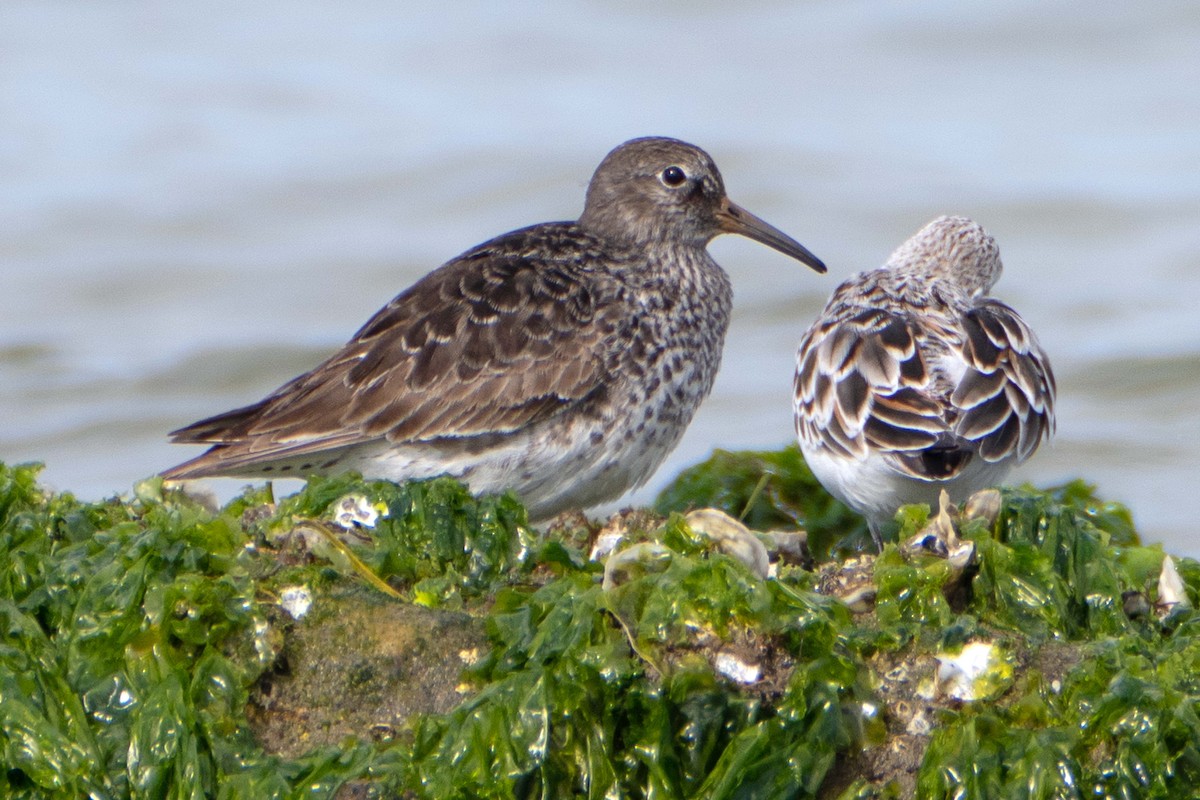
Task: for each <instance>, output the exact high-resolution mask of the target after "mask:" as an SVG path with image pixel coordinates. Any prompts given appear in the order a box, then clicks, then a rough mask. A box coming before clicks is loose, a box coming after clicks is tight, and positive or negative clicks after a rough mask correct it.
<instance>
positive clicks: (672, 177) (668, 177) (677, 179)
mask: <svg viewBox="0 0 1200 800" xmlns="http://www.w3.org/2000/svg"><path fill="white" fill-rule="evenodd" d="M658 177H659V180H661V181H662V182H663V184H664V185H666V186H670V187H671V188H675V187H677V186H682V185H683V184H684V182H685V181H687V173H686V172H684V171H683V168H682V167H667V168H666V169H664V170H663V171H662V175H659V176H658Z"/></svg>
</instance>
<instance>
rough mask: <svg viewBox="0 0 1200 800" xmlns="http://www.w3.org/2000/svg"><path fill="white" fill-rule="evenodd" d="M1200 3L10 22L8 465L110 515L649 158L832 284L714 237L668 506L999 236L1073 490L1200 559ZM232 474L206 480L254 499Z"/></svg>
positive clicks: (175, 11)
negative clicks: (920, 243)
mask: <svg viewBox="0 0 1200 800" xmlns="http://www.w3.org/2000/svg"><path fill="white" fill-rule="evenodd" d="M1198 41H1200V5H1197V4H1195V3H1184V2H1162V3H1153V4H1117V3H1098V4H1091V5H1089V6H1087V7H1086V8H1083V7H1080V6H1079V4H1047V3H1041V2H1035V1H1032V0H1031V1H1030V2H1000V3H993V2H987V3H984V2H967V3H963V2H960V1H959V0H955V1H954V2H950V0H942V1H940V2H922V3H905V4H892V3H886V2H881V1H878V2H849V3H845V2H843V3H819V2H814V3H778V2H761V3H742V4H727V3H707V2H698V3H697V2H690V1H689V2H684V1H683V0H679V1H678V2H673V3H660V4H636V3H630V2H616V1H614V2H591V3H579V4H556V5H552V4H540V3H532V2H510V3H506V4H487V3H481V2H461V3H454V4H446V3H440V2H438V3H434V2H427V3H405V4H402V5H397V4H394V3H382V2H359V3H344V4H334V5H330V4H327V3H316V2H303V1H302V2H289V3H277V4H269V3H266V4H264V3H258V4H240V3H223V4H222V3H218V4H207V3H206V4H170V5H162V4H150V3H127V2H111V1H106V0H92V2H88V3H81V2H59V3H53V2H42V0H8V2H6V3H4V4H3V5H2V6H0V120H3V122H2V123H0V459H3V460H5V461H9V462H15V461H21V460H33V459H36V460H42V461H45V462H46V463H47V465H48V466H47V469H46V471H45V473H44V478H45V480H46V481H47V482H48V483H49V484H50V485H52V486H55V487H57V488H60V489H70V490H73V491H75V492H76V493H77V494H79V495H81V496H83V497H88V498H99V497H101V496H105V495H108V494H111V493H114V492H126V491H128V490H129V488H130V486H131V485H132V483H133V482H134V481H136V480H138V479H140V478H142V477H145V476H148V475H150V474H152V473H154V472H155V471H157V470H159V469H161V468H164V467H166V466H169V465H171V464H173V463H175V462H178V461H181V460H183V459H184V458H185V457H188V456H189V455H191V454H193V453H195V452H197V451H196V450H195V449H193V448H185V447H179V446H173V445H168V444H167V443H166V439H165V434H166V432H167V431H168V430H170V429H172V428H174V427H177V426H180V425H182V424H185V423H188V422H192V421H193V420H195V419H198V418H200V417H202V416H206V415H209V414H212V413H215V412H218V411H223V410H226V409H228V408H232V407H234V406H236V405H241V404H245V403H248V402H251V401H254V400H257V399H258V398H259V397H261V396H262V395H263V394H265V393H266V392H268V391H270V390H271V389H273V388H275V387H276V386H277V385H278V384H280V383H282V382H283V381H284V380H286V379H288V378H290V377H291V376H293V375H294V374H296V373H298V372H301V371H304V370H306V369H308V368H310V367H312V366H313V365H315V364H316V362H317V361H318V360H319V359H320V358H322V357H323V356H324V355H326V354H328V353H329V352H330V351H332V350H333V349H334V348H336V347H337V346H338V345H339V344H341V343H342V342H343V341H344V340H345V339H346V338H347V337H348V336H349V335H350V334H351V333H352V332H353V331H354V330H355V329H356V328H357V327H358V326H359V325H360V324H361V323H362V322H363V321H365V320H366V318H367V317H368V316H369V315H370V314H371V313H372V312H373V311H374V310H375V309H376V308H378V307H379V306H381V305H382V304H383V303H384V302H386V301H387V300H388V299H390V298H391V297H392V296H393V295H394V294H396V293H397V292H399V291H400V290H401V289H403V288H405V287H406V286H407V285H409V284H410V283H411V282H412V281H414V280H415V279H416V278H418V277H419V276H420V275H422V274H423V273H425V272H427V271H429V270H430V269H432V268H433V267H435V266H437V265H438V264H439V263H441V262H442V261H444V260H445V259H447V258H449V257H451V256H453V255H455V254H457V253H458V252H460V251H462V250H464V249H466V248H467V247H468V246H470V245H473V244H475V243H477V242H479V241H482V240H484V239H486V238H488V237H490V236H492V235H495V234H498V233H501V232H503V231H506V230H509V229H512V228H515V227H519V226H522V225H525V224H529V223H533V222H538V221H543V220H548V219H564V218H570V217H574V216H576V215H577V214H578V212H579V210H580V209H581V207H582V202H583V189H584V187H585V186H586V183H587V180H588V178H589V177H590V175H591V171H592V170H593V169H594V167H595V165H596V164H597V163H598V162H599V160H600V158H601V157H602V156H603V155H604V154H605V153H606V152H607V151H608V150H609V149H610V148H612V147H613V146H614V145H616V144H618V143H619V142H621V141H623V140H625V139H627V138H631V137H633V136H639V135H647V134H664V135H673V136H678V137H680V138H684V139H687V140H690V141H693V142H695V143H696V144H699V145H701V146H702V147H704V148H706V149H707V150H709V152H711V153H712V154H713V155H714V157H715V158H716V160H717V163H718V164H719V165H720V166H721V168H722V171H723V172H724V175H725V179H726V183H727V186H728V188H729V191H730V195H731V196H732V197H733V198H734V199H735V200H736V201H738V202H739V203H741V204H743V205H745V206H747V207H748V208H750V209H751V210H752V211H754V212H755V213H757V214H759V215H761V216H763V217H765V218H766V219H768V220H770V221H771V222H773V223H775V224H777V225H779V226H780V227H782V228H783V229H785V230H787V231H788V232H789V233H792V234H793V235H794V236H796V238H798V239H799V240H800V241H802V242H804V243H805V244H806V245H808V246H809V247H810V249H812V250H813V251H814V252H815V253H817V254H818V255H819V256H821V257H822V258H823V259H825V261H826V262H827V263H828V264H829V266H830V273H831V274H830V275H827V276H824V277H820V276H816V275H814V274H813V273H811V272H809V271H808V270H807V269H805V268H803V267H801V266H799V265H797V264H794V263H792V262H789V261H788V260H787V259H785V258H783V257H782V256H779V255H778V254H776V253H773V252H771V251H769V250H767V249H765V248H763V247H760V246H756V245H754V244H753V243H750V242H747V241H744V240H735V239H722V240H718V241H717V242H716V243H714V245H713V247H712V249H713V252H714V253H715V255H716V256H717V259H718V260H719V261H720V262H721V263H722V264H723V265H725V267H726V268H727V269H728V271H729V272H730V274H731V276H732V279H733V283H734V287H735V292H736V304H737V314H736V318H735V321H734V324H733V327H732V329H731V331H730V335H729V339H728V348H727V351H726V357H725V365H724V368H723V371H722V374H721V376H720V378H719V380H718V382H717V386H716V389H715V390H714V393H713V396H712V397H711V398H710V400H709V401H708V403H707V404H706V405H705V407H704V408H703V409H702V410H701V412H700V414H699V415H698V417H697V419H696V421H695V423H694V424H693V426H692V428H691V429H690V430H689V432H688V434H687V436H686V438H685V439H684V441H683V443H682V445H681V446H680V447H679V449H678V450H677V451H676V452H675V454H674V455H673V457H672V458H671V460H670V461H669V463H668V464H667V465H666V466H665V467H664V468H663V469H662V470H660V472H659V473H658V475H656V476H655V478H654V479H653V480H652V481H651V483H650V485H649V486H648V487H647V488H645V489H643V490H642V491H641V492H639V493H638V494H637V495H636V496H635V497H634V498H633V499H634V500H645V499H647V498H649V497H650V496H652V494H653V492H654V491H655V490H656V489H658V488H660V487H661V486H662V485H663V484H664V483H665V482H666V481H667V480H669V478H670V477H671V476H672V475H673V474H674V473H675V472H676V471H677V470H678V469H679V468H681V467H683V466H685V465H687V464H689V463H692V462H694V461H696V460H698V459H700V458H702V457H703V456H705V455H706V454H707V453H708V452H709V450H710V449H711V448H712V447H714V446H722V447H734V448H742V447H775V446H778V445H781V444H783V443H785V442H787V441H789V440H790V437H791V435H792V428H791V410H790V384H791V372H792V360H793V352H794V347H795V344H796V341H797V339H798V338H799V336H800V333H801V332H802V331H803V329H804V328H805V327H806V326H807V324H808V323H809V322H810V321H811V319H812V317H813V316H814V315H815V314H816V312H817V311H818V310H819V309H820V307H821V305H822V304H823V302H824V300H825V298H826V297H827V296H828V294H829V293H830V292H831V291H832V290H833V288H834V286H835V285H836V283H837V282H838V281H840V280H841V279H842V278H844V277H846V276H847V275H849V274H850V273H852V272H855V271H858V270H860V269H864V268H867V267H872V266H875V265H877V264H878V263H880V262H882V260H883V259H884V258H885V257H886V256H887V254H888V253H889V252H890V250H891V249H892V248H893V247H894V246H895V245H896V244H898V243H899V242H900V241H901V240H903V239H904V238H905V237H907V236H908V235H909V234H910V233H912V232H913V231H915V230H916V229H917V228H919V227H920V226H921V225H922V224H923V223H924V222H925V221H927V220H928V219H930V218H931V217H933V216H935V215H937V214H940V213H945V212H953V213H961V214H967V215H969V216H972V217H974V218H975V219H977V220H978V221H980V222H981V223H983V224H984V225H985V226H986V227H987V228H988V229H989V230H990V231H991V232H992V233H993V234H994V235H995V236H996V237H997V239H998V240H999V242H1000V244H1001V249H1002V252H1003V256H1004V261H1005V265H1006V274H1005V277H1004V278H1003V280H1002V281H1001V282H1000V284H999V286H998V287H997V290H996V294H997V295H998V296H999V297H1001V298H1002V299H1004V300H1006V301H1008V302H1010V303H1012V304H1013V305H1015V306H1016V307H1017V308H1018V309H1019V310H1020V311H1021V312H1022V314H1023V315H1024V316H1025V318H1026V319H1027V320H1028V321H1029V322H1030V323H1031V324H1032V325H1033V326H1034V327H1035V329H1036V330H1037V331H1038V333H1039V335H1040V337H1041V340H1042V343H1043V345H1044V346H1045V348H1046V349H1047V350H1048V351H1049V353H1050V354H1051V357H1052V359H1053V363H1054V366H1055V369H1056V371H1057V373H1058V378H1059V389H1060V416H1059V433H1058V437H1057V439H1056V441H1055V443H1054V445H1053V447H1051V448H1050V449H1048V450H1045V451H1043V452H1041V453H1039V454H1038V455H1037V456H1036V457H1035V459H1034V460H1033V461H1032V462H1030V464H1028V465H1027V466H1026V467H1025V468H1024V469H1023V470H1022V471H1021V472H1020V473H1019V474H1018V475H1016V476H1014V477H1015V478H1016V479H1030V480H1033V481H1034V482H1036V483H1042V484H1045V483H1049V482H1053V481H1060V480H1062V479H1065V478H1069V477H1074V476H1083V477H1085V478H1087V479H1089V480H1091V481H1094V482H1096V483H1098V484H1099V486H1100V490H1101V492H1102V494H1103V495H1105V496H1107V497H1110V498H1113V499H1119V500H1123V501H1125V502H1127V503H1128V504H1129V505H1130V506H1132V508H1133V510H1134V513H1135V518H1136V520H1137V522H1138V524H1139V526H1140V528H1141V530H1142V531H1143V533H1144V535H1145V536H1146V538H1147V539H1149V540H1151V541H1153V540H1164V541H1165V542H1166V543H1167V544H1168V546H1169V548H1170V549H1172V550H1174V551H1176V552H1182V553H1185V554H1191V555H1200V538H1198V537H1197V536H1196V535H1194V531H1195V530H1196V522H1195V520H1196V517H1197V515H1196V511H1195V510H1194V508H1193V507H1192V506H1191V505H1190V503H1191V501H1192V500H1193V499H1194V498H1195V496H1196V487H1195V483H1196V478H1197V476H1198V475H1200V321H1198V320H1197V297H1198V296H1200V125H1198V122H1197V121H1198V120H1200V47H1197V45H1196V43H1197V42H1198ZM239 485H240V482H231V483H230V484H229V485H228V486H224V485H222V484H218V489H219V491H222V492H226V493H228V492H231V491H232V490H233V489H236V488H237V486H239Z"/></svg>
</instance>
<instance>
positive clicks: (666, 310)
mask: <svg viewBox="0 0 1200 800" xmlns="http://www.w3.org/2000/svg"><path fill="white" fill-rule="evenodd" d="M722 233H736V234H741V235H743V236H747V237H749V238H751V239H754V240H756V241H759V242H762V243H763V244H766V245H768V246H769V247H772V248H774V249H776V250H778V251H780V252H781V253H784V254H786V255H789V256H791V257H793V258H795V259H797V260H799V261H801V262H803V263H805V264H807V265H808V266H810V267H812V268H813V269H815V270H816V271H817V272H824V271H825V267H824V265H823V264H822V263H821V262H820V261H819V260H818V259H817V258H816V257H814V256H813V255H812V254H811V253H810V252H809V251H808V250H806V249H805V248H804V247H803V246H802V245H800V244H799V243H798V242H796V241H795V240H793V239H791V238H790V237H788V236H787V235H785V234H784V233H782V232H781V231H779V230H777V229H776V228H774V227H772V226H770V225H768V224H767V223H766V222H764V221H762V220H760V219H758V218H757V217H755V216H753V215H752V214H750V213H748V212H746V211H745V210H744V209H742V208H741V207H739V206H737V205H735V204H734V203H732V202H731V201H730V200H729V198H728V197H726V195H725V186H724V183H723V181H722V180H721V175H720V173H719V172H718V171H717V167H716V165H715V164H714V163H713V161H712V159H711V158H710V157H709V156H708V154H707V153H705V152H704V151H703V150H700V149H699V148H697V147H694V146H692V145H690V144H686V143H684V142H680V141H677V140H674V139H666V138H645V139H634V140H632V141H629V142H626V143H625V144H622V145H621V146H619V147H617V148H616V149H615V150H613V151H612V152H611V153H609V154H608V156H606V157H605V159H604V160H603V161H602V162H601V164H600V166H599V167H598V168H597V169H596V172H595V174H594V175H593V176H592V180H591V183H590V184H589V186H588V190H587V199H586V203H585V206H584V211H583V214H582V216H580V218H579V219H578V221H576V222H549V223H544V224H540V225H534V226H532V227H528V228H523V229H521V230H517V231H513V232H511V233H507V234H504V235H503V236H499V237H497V238H495V239H492V240H491V241H489V242H485V243H484V244H481V245H479V246H478V247H475V248H473V249H471V250H468V251H467V252H465V253H463V254H462V255H460V256H458V257H457V258H454V259H452V260H450V261H448V262H447V263H445V264H443V265H442V266H441V267H439V268H438V269H436V270H434V271H433V272H431V273H430V274H428V275H426V276H425V277H424V278H422V279H421V280H419V281H418V282H417V283H416V284H415V285H413V286H412V287H411V288H409V289H408V290H406V291H404V292H402V293H401V294H400V295H399V296H397V297H396V298H395V299H393V300H392V301H391V302H390V303H388V304H387V305H386V306H384V307H383V308H382V309H381V310H380V311H379V312H378V313H376V314H375V316H374V317H372V318H371V319H370V320H369V321H368V322H367V324H366V325H364V326H363V327H362V328H361V329H360V330H359V331H358V332H357V333H356V334H355V335H354V337H353V338H352V339H351V340H350V341H349V342H348V343H347V344H346V345H345V346H343V347H342V348H341V349H340V350H338V351H337V352H336V353H334V354H333V355H332V356H331V357H329V358H328V359H326V360H325V361H324V362H322V363H321V364H319V365H318V366H317V367H316V368H314V369H313V370H312V371H311V372H307V373H305V374H303V375H301V376H299V377H297V378H295V379H294V380H292V381H290V382H288V383H286V384H284V385H283V386H282V387H280V388H279V389H277V390H276V391H274V392H272V393H271V394H270V395H269V396H267V397H266V398H265V399H263V400H261V401H259V402H257V403H255V404H253V405H250V406H247V407H245V408H239V409H236V410H234V411H230V412H227V413H225V414H220V415H218V416H215V417H212V418H209V419H205V420H202V421H200V422H197V423H195V424H193V425H189V426H187V427H186V428H181V429H180V430H177V431H175V432H173V433H172V434H171V437H172V440H173V441H176V442H185V443H198V444H207V445H210V449H209V450H207V451H206V452H205V453H203V454H202V455H200V456H198V457H197V458H194V459H192V460H191V461H187V462H185V463H183V464H180V465H179V466H176V467H173V468H171V469H169V470H166V471H165V472H164V473H163V477H164V478H167V479H169V480H185V479H191V478H201V477H209V476H233V477H287V476H292V477H305V476H307V475H311V474H333V473H340V472H346V471H358V472H361V473H362V474H363V475H364V476H366V477H368V478H385V479H390V480H396V481H402V480H411V479H418V478H430V477H434V476H436V475H441V474H449V475H452V476H455V477H457V478H460V479H462V480H463V481H465V482H466V483H467V484H468V485H469V486H470V487H471V489H472V491H475V492H477V493H486V492H499V491H503V490H506V489H512V490H515V491H516V492H517V494H518V495H519V496H520V497H521V498H522V499H523V500H524V501H525V503H526V504H527V506H528V508H529V512H530V516H531V518H533V519H535V520H538V519H544V518H547V517H550V516H553V515H554V514H556V513H558V512H561V511H563V510H566V509H571V508H586V507H588V506H592V505H595V504H597V503H600V502H604V501H606V500H611V499H615V498H617V497H619V496H620V495H621V494H623V493H624V492H625V491H626V490H628V489H631V488H634V487H636V486H638V485H640V484H641V483H643V482H644V481H645V480H646V479H647V478H648V477H649V476H650V475H651V473H653V471H654V469H655V468H656V467H657V466H658V465H659V464H660V463H661V462H662V460H663V458H665V457H666V455H667V453H669V452H670V451H671V449H672V448H673V447H674V446H675V444H676V443H677V442H678V441H679V438H680V436H681V435H682V434H683V431H684V429H685V428H686V427H687V425H688V423H689V422H690V421H691V419H692V415H693V414H694V413H695V411H696V408H697V407H698V406H699V405H700V402H701V400H703V399H704V397H705V396H706V395H707V394H708V393H709V390H710V389H711V388H712V384H713V379H714V378H715V376H716V373H717V368H718V366H719V365H720V361H721V348H722V345H723V343H724V339H725V331H726V329H727V328H728V325H729V312H730V303H731V296H732V292H731V289H730V285H729V279H728V276H727V275H726V274H725V272H724V270H722V269H721V267H720V266H718V265H717V263H716V262H715V261H714V260H713V259H712V257H711V256H710V255H709V254H708V251H707V250H706V246H707V244H708V242H709V241H711V240H712V239H713V238H714V237H715V236H717V235H719V234H722Z"/></svg>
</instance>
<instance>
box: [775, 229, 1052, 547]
mask: <svg viewBox="0 0 1200 800" xmlns="http://www.w3.org/2000/svg"><path fill="white" fill-rule="evenodd" d="M1000 272H1001V263H1000V249H999V247H997V245H996V240H995V239H993V238H992V237H991V236H989V235H988V234H987V233H986V232H985V231H984V230H983V228H981V227H980V226H979V225H977V224H976V223H974V222H972V221H971V220H969V219H966V218H965V217H939V218H937V219H935V220H934V221H933V222H930V223H929V224H928V225H926V226H925V227H924V228H922V229H921V230H920V231H918V232H917V233H916V234H915V235H914V236H913V237H912V238H911V239H909V240H908V241H906V242H905V243H904V244H902V245H901V246H900V247H899V248H897V249H896V251H895V252H894V253H892V255H891V257H890V258H888V261H887V263H886V264H885V265H884V266H883V267H881V268H879V269H875V270H871V271H868V272H862V273H859V274H858V275H855V276H853V277H851V278H850V279H849V280H847V281H845V282H844V283H842V285H840V286H839V287H838V288H837V289H836V290H835V291H834V293H833V297H832V298H831V299H830V300H829V303H828V304H827V305H826V306H825V310H824V311H822V312H821V315H820V316H819V317H818V318H817V320H816V322H814V323H813V325H812V327H811V328H809V329H808V332H807V333H805V335H804V338H803V339H802V340H801V342H800V347H799V351H798V353H797V355H796V377H795V404H794V410H795V419H796V434H797V436H798V438H799V440H800V449H801V451H802V452H803V453H804V458H805V460H806V461H807V462H808V464H809V466H810V467H811V468H812V471H813V473H814V474H815V475H816V476H817V479H818V480H820V482H821V483H822V485H824V486H825V488H826V489H828V490H829V492H830V493H831V494H833V495H834V496H835V497H837V498H838V499H839V500H841V501H842V502H844V503H846V504H847V505H849V506H850V507H851V508H853V509H854V510H855V511H857V512H858V513H860V514H862V515H864V516H865V517H866V518H867V522H868V524H869V526H870V528H871V535H872V537H873V538H874V539H875V543H876V545H877V546H879V547H882V532H883V530H884V528H885V527H886V525H887V524H888V523H889V522H890V521H891V520H892V518H893V516H894V515H895V513H896V510H897V509H898V508H899V507H900V506H902V505H905V504H908V503H928V504H929V505H930V507H931V508H935V509H936V508H937V507H938V506H937V502H938V495H939V494H940V492H941V491H942V490H943V489H946V490H947V491H948V492H949V495H950V498H951V499H952V500H954V501H956V502H962V501H964V500H965V499H966V497H967V496H968V495H970V494H971V493H972V492H974V491H976V490H978V489H981V488H984V487H989V486H995V485H996V484H997V483H999V482H1000V481H1001V480H1003V479H1004V476H1005V475H1006V474H1007V473H1008V472H1009V470H1010V469H1011V468H1012V467H1013V466H1014V465H1016V464H1020V463H1021V462H1023V461H1025V460H1026V459H1027V458H1029V457H1030V456H1031V455H1033V453H1034V451H1035V450H1037V448H1038V445H1040V444H1041V442H1042V441H1043V440H1047V439H1049V438H1050V436H1051V434H1052V433H1053V431H1054V395H1055V384H1054V375H1053V373H1052V372H1051V371H1050V362H1049V360H1048V359H1047V358H1046V354H1045V353H1044V352H1043V351H1042V348H1041V346H1040V345H1039V344H1038V341H1037V338H1036V337H1035V336H1034V334H1033V331H1032V330H1030V328H1029V326H1028V325H1026V324H1025V322H1024V320H1022V319H1021V317H1020V316H1018V315H1017V312H1016V311H1014V310H1013V309H1011V308H1009V307H1008V306H1007V305H1005V304H1004V303H1001V302H1000V301H999V300H995V299H993V298H990V297H987V296H986V293H987V292H988V291H989V290H990V289H991V288H992V286H993V284H995V282H996V280H997V279H998V278H999V277H1000Z"/></svg>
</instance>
